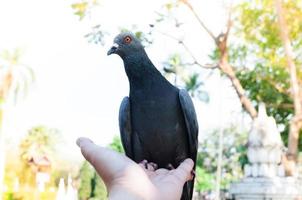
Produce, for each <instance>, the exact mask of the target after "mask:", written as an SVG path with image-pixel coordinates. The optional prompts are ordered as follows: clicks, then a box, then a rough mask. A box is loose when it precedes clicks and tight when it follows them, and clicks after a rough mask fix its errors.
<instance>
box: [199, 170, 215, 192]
mask: <svg viewBox="0 0 302 200" xmlns="http://www.w3.org/2000/svg"><path fill="white" fill-rule="evenodd" d="M213 174H214V173H210V172H207V170H206V169H204V168H202V167H200V166H196V177H197V179H196V183H195V187H194V189H195V190H196V191H197V192H207V191H210V190H213V189H214V187H215V177H214V175H213Z"/></svg>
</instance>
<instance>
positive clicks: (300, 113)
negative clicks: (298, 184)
mask: <svg viewBox="0 0 302 200" xmlns="http://www.w3.org/2000/svg"><path fill="white" fill-rule="evenodd" d="M275 5H276V11H277V16H278V23H279V31H280V35H281V40H282V43H283V46H284V50H285V57H286V61H287V66H288V70H289V74H290V83H291V84H290V85H291V96H292V98H293V104H294V115H293V117H292V119H291V121H290V130H289V137H288V138H289V139H288V153H287V154H288V155H287V158H288V162H290V165H291V166H293V167H294V164H295V160H296V158H297V155H298V140H299V131H300V130H302V100H301V97H302V93H301V92H300V90H301V89H300V86H299V82H298V79H297V67H296V64H295V62H294V52H293V49H292V46H291V42H290V38H289V33H288V27H287V22H286V21H285V19H284V14H285V13H284V11H283V8H282V3H281V1H280V0H275ZM292 171H293V170H291V171H289V172H290V173H291V172H292Z"/></svg>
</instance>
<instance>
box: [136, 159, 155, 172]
mask: <svg viewBox="0 0 302 200" xmlns="http://www.w3.org/2000/svg"><path fill="white" fill-rule="evenodd" d="M139 165H140V166H142V167H143V168H145V169H147V170H151V171H155V170H157V169H158V165H157V164H156V163H154V162H148V161H147V160H143V161H141V162H140V163H139Z"/></svg>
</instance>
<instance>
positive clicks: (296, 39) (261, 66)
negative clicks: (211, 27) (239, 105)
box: [229, 0, 302, 148]
mask: <svg viewBox="0 0 302 200" xmlns="http://www.w3.org/2000/svg"><path fill="white" fill-rule="evenodd" d="M283 7H284V11H285V16H284V17H285V19H286V20H287V24H288V28H289V34H290V39H291V41H292V43H291V45H292V47H293V50H294V52H295V58H294V62H295V63H296V65H297V66H301V63H302V57H301V52H302V5H301V3H299V1H295V0H289V1H284V2H283ZM236 11H237V12H236V13H237V17H236V20H235V23H234V30H235V36H236V38H234V42H232V45H231V46H230V48H229V57H230V62H231V63H232V64H233V65H235V66H236V65H237V66H240V67H239V68H237V73H236V74H237V77H238V78H239V80H240V82H241V84H242V86H243V87H244V88H245V89H246V90H247V95H248V96H249V98H250V99H251V100H253V102H254V103H255V104H256V102H261V101H262V102H264V103H265V104H266V105H267V110H268V114H269V115H272V116H273V117H274V118H275V119H276V121H277V123H278V124H279V125H280V124H281V125H282V126H280V127H281V128H282V129H281V130H282V138H283V139H284V142H285V143H287V138H288V136H287V134H288V130H289V120H290V119H291V116H292V114H293V112H294V109H293V100H292V98H291V94H290V82H289V81H290V76H289V73H288V69H287V62H286V57H285V53H284V48H283V45H282V42H281V39H280V36H279V27H278V22H277V15H276V11H275V6H274V1H273V0H263V1H253V2H251V1H244V2H243V3H240V4H239V5H238V6H237V7H236ZM243 66H244V67H243ZM298 78H299V79H300V80H302V68H299V69H298ZM300 85H301V83H300ZM300 143H302V140H301V141H300ZM301 147H302V146H301V145H300V148H301Z"/></svg>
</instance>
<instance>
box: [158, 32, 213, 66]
mask: <svg viewBox="0 0 302 200" xmlns="http://www.w3.org/2000/svg"><path fill="white" fill-rule="evenodd" d="M157 32H159V33H160V34H162V35H164V36H166V37H169V38H171V39H173V40H175V41H176V42H177V43H179V44H180V45H182V46H183V48H184V49H185V50H186V52H187V53H188V54H189V55H190V57H191V58H192V59H193V61H194V62H193V63H192V64H195V65H198V66H200V67H202V68H206V69H214V68H217V67H218V65H217V64H213V65H209V64H205V65H203V64H201V63H200V62H198V60H197V58H196V57H195V56H194V54H193V52H192V51H191V50H190V49H189V47H188V46H187V45H186V44H185V43H184V42H183V40H181V39H178V38H177V37H175V36H173V35H170V34H168V33H164V32H162V31H159V30H157Z"/></svg>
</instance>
